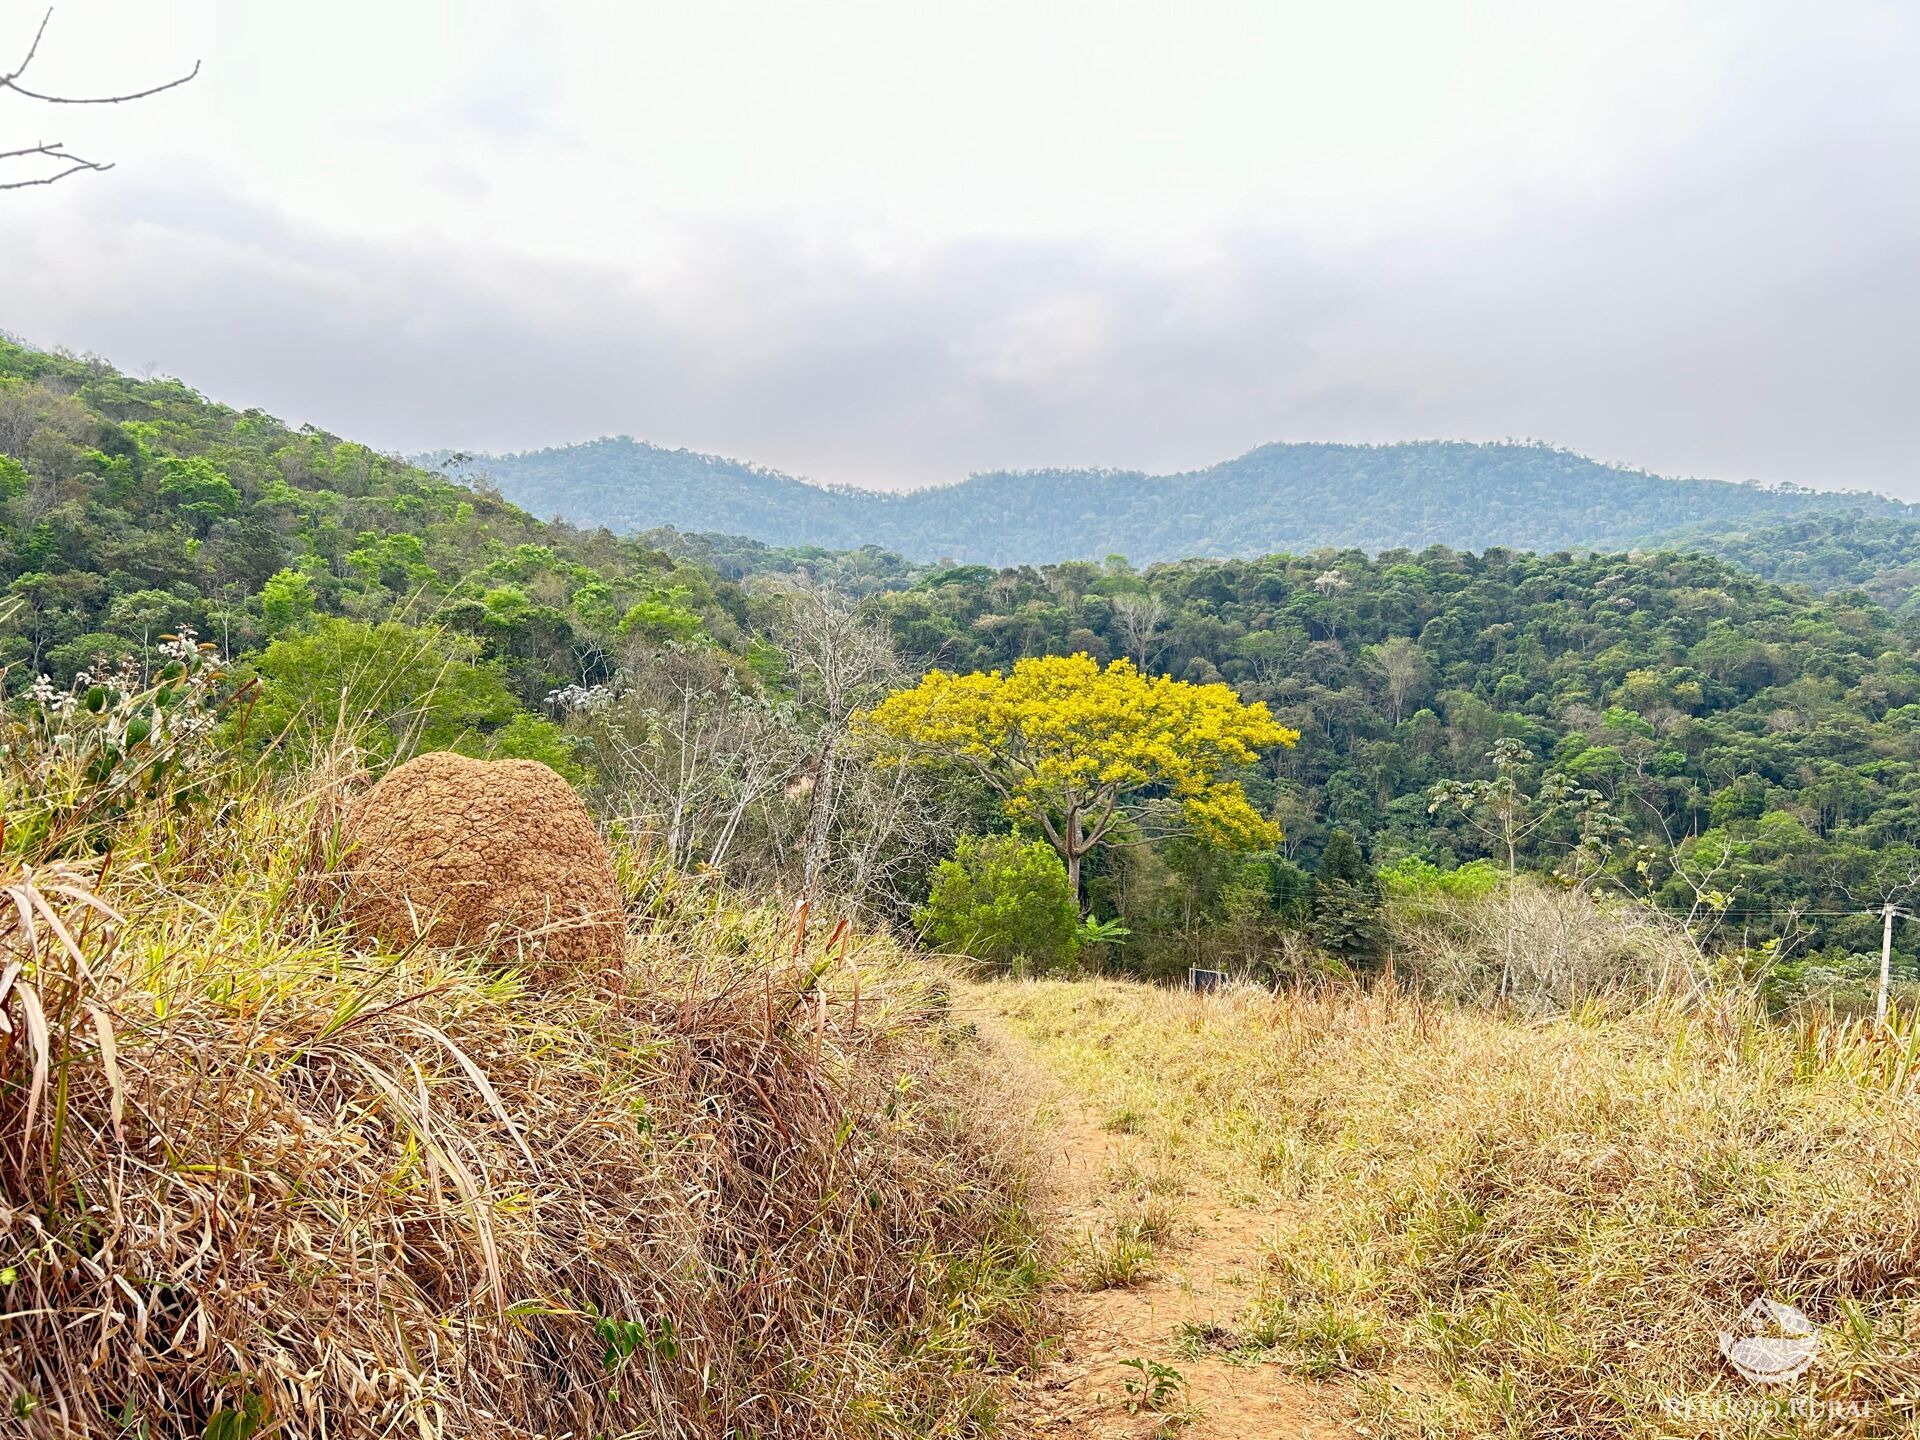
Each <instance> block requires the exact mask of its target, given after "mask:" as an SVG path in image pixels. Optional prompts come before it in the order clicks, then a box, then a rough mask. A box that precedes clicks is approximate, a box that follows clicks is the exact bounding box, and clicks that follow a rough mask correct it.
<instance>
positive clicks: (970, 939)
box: [913, 835, 1080, 970]
mask: <svg viewBox="0 0 1920 1440" xmlns="http://www.w3.org/2000/svg"><path fill="white" fill-rule="evenodd" d="M913 919H914V924H916V925H917V926H918V927H919V928H920V933H921V935H923V936H924V937H925V938H926V940H927V942H928V943H929V944H931V945H935V946H938V947H939V948H940V949H942V950H949V951H952V952H954V953H955V954H959V955H971V956H972V957H973V958H974V959H976V960H984V961H986V962H988V963H989V964H994V965H1005V966H1021V967H1031V968H1033V969H1038V970H1046V969H1054V968H1057V967H1061V966H1065V965H1070V964H1072V962H1073V957H1074V952H1075V950H1076V949H1077V948H1078V946H1079V938H1080V912H1079V907H1077V906H1076V905H1075V904H1074V900H1073V890H1072V888H1071V887H1070V886H1069V885H1068V884H1067V870H1066V867H1065V866H1064V865H1062V864H1061V863H1060V857H1059V856H1058V855H1056V854H1055V853H1054V851H1053V848H1052V847H1051V846H1049V845H1045V844H1042V843H1040V842H1039V841H1028V840H1022V839H1020V837H1019V836H1017V835H983V836H975V835H964V836H962V837H961V838H960V843H959V844H958V845H957V846H955V847H954V852H953V858H952V859H951V860H942V861H941V862H940V863H939V865H937V866H936V867H935V868H934V872H933V884H932V887H931V888H930V889H929V891H928V894H927V903H926V904H925V905H922V906H921V907H920V908H919V909H918V910H917V911H915V912H914V917H913Z"/></svg>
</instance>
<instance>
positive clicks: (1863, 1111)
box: [969, 982, 1920, 1436]
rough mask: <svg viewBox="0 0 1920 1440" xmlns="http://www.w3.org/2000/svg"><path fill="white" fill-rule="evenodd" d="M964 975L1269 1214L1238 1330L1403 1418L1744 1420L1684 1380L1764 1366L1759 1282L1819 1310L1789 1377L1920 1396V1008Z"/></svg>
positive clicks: (1252, 1350) (1068, 1074) (1440, 1428)
mask: <svg viewBox="0 0 1920 1440" xmlns="http://www.w3.org/2000/svg"><path fill="white" fill-rule="evenodd" d="M969 999H970V1000H971V1002H972V1003H976V1004H980V1005H983V1006H985V1007H988V1008H990V1009H994V1010H998V1011H1000V1012H1002V1013H1004V1014H1005V1015H1007V1016H1008V1017H1009V1018H1010V1020H1011V1021H1012V1022H1013V1025H1014V1028H1015V1029H1016V1031H1018V1032H1019V1033H1021V1034H1023V1035H1024V1036H1026V1037H1027V1038H1028V1039H1029V1040H1030V1041H1031V1042H1033V1043H1034V1045H1035V1046H1036V1048H1037V1049H1038V1050H1039V1051H1040V1052H1041V1053H1042V1055H1043V1056H1045V1057H1046V1058H1047V1059H1048V1060H1049V1061H1051V1062H1052V1063H1053V1064H1054V1066H1055V1067H1056V1068H1057V1069H1058V1070H1059V1072H1060V1073H1061V1074H1062V1076H1063V1077H1064V1078H1065V1079H1066V1080H1067V1082H1068V1083H1069V1084H1070V1085H1071V1086H1073V1087H1074V1088H1076V1089H1078V1090H1079V1091H1080V1092H1081V1093H1082V1094H1084V1096H1085V1097H1086V1098H1087V1100H1088V1102H1089V1103H1090V1104H1091V1105H1092V1106H1093V1107H1094V1109H1095V1113H1112V1112H1116V1111H1119V1110H1122V1109H1124V1110H1125V1111H1126V1112H1127V1113H1129V1114H1131V1115H1133V1116H1135V1117H1137V1119H1136V1121H1135V1127H1136V1129H1137V1131H1138V1133H1139V1134H1140V1137H1141V1139H1142V1140H1143V1141H1144V1142H1145V1143H1148V1144H1150V1145H1152V1146H1153V1147H1155V1149H1156V1151H1157V1152H1158V1153H1160V1154H1162V1155H1164V1156H1167V1157H1169V1158H1171V1159H1175V1160H1178V1161H1179V1162H1180V1163H1183V1164H1185V1165H1186V1166H1188V1167H1189V1168H1190V1169H1191V1170H1194V1171H1197V1172H1200V1173H1204V1174H1208V1175H1211V1176H1212V1177H1213V1178H1214V1179H1215V1180H1217V1181H1218V1182H1219V1183H1221V1184H1223V1185H1225V1186H1226V1187H1227V1188H1228V1189H1229V1190H1230V1191H1232V1192H1235V1193H1237V1194H1238V1195H1239V1196H1240V1197H1241V1198H1242V1199H1243V1200H1244V1201H1245V1203H1248V1204H1251V1205H1257V1206H1260V1207H1262V1208H1265V1209H1268V1210H1269V1211H1271V1213H1273V1214H1274V1215H1275V1217H1276V1223H1277V1234H1278V1240H1277V1243H1276V1244H1275V1245H1274V1247H1273V1248H1272V1250H1271V1251H1270V1253H1268V1254H1267V1256H1266V1257H1265V1259H1266V1263H1265V1267H1264V1269H1265V1277H1264V1281H1263V1284H1262V1286H1261V1290H1260V1294H1259V1295H1258V1298H1257V1300H1256V1301H1255V1302H1254V1303H1253V1304H1252V1305H1251V1306H1250V1308H1249V1310H1248V1312H1247V1314H1246V1315H1245V1316H1244V1317H1243V1321H1242V1323H1241V1325H1240V1326H1239V1327H1238V1328H1237V1331H1236V1334H1235V1335H1234V1337H1233V1339H1232V1341H1231V1342H1230V1343H1229V1345H1228V1347H1227V1348H1230V1349H1238V1350H1239V1351H1241V1352H1242V1353H1243V1354H1244V1355H1246V1356H1247V1357H1248V1358H1257V1359H1262V1360H1268V1361H1278V1362H1280V1363H1283V1364H1286V1365H1288V1366H1290V1367H1292V1368H1295V1369H1296V1370H1299V1371H1301V1372H1304V1373H1307V1374H1310V1375H1336V1374H1342V1375H1346V1376H1349V1377H1351V1378H1352V1379H1353V1381H1354V1382H1355V1383H1356V1384H1357V1385H1358V1386H1359V1388H1360V1389H1361V1390H1363V1391H1365V1392H1366V1393H1367V1394H1369V1395H1370V1396H1371V1397H1372V1398H1371V1400H1370V1404H1371V1406H1372V1407H1373V1409H1374V1411H1375V1412H1376V1415H1375V1418H1376V1421H1377V1422H1378V1424H1379V1425H1381V1426H1383V1427H1384V1428H1385V1429H1386V1431H1387V1433H1392V1434H1398V1435H1432V1436H1442V1435H1446V1436H1452V1435H1516V1436H1517V1435H1527V1436H1619V1435H1626V1434H1643V1433H1659V1434H1672V1435H1684V1434H1702V1435H1706V1434H1715V1435H1718V1434H1732V1433H1749V1432H1747V1431H1744V1430H1741V1429H1740V1428H1739V1427H1740V1425H1741V1424H1744V1423H1746V1422H1745V1421H1737V1422H1728V1421H1726V1420H1725V1419H1716V1418H1714V1417H1713V1415H1712V1412H1711V1411H1696V1412H1694V1413H1693V1414H1692V1415H1691V1416H1685V1415H1683V1416H1681V1417H1680V1418H1675V1417H1674V1416H1672V1415H1670V1414H1669V1413H1668V1408H1667V1407H1668V1403H1669V1402H1670V1401H1682V1402H1684V1401H1685V1400H1686V1399H1687V1398H1689V1397H1692V1398H1693V1399H1695V1400H1699V1399H1702V1398H1708V1399H1711V1398H1715V1397H1720V1398H1728V1397H1730V1398H1733V1399H1736V1400H1738V1399H1740V1398H1742V1397H1746V1398H1749V1399H1751V1398H1752V1397H1753V1396H1754V1395H1755V1394H1756V1392H1754V1391H1753V1390H1751V1389H1749V1388H1748V1387H1747V1386H1746V1383H1745V1382H1744V1381H1741V1380H1740V1379H1738V1377H1736V1376H1735V1375H1734V1374H1733V1373H1732V1371H1731V1370H1730V1369H1729V1368H1728V1367H1727V1366H1726V1365H1725V1363H1724V1362H1723V1360H1722V1358H1721V1356H1720V1354H1719V1351H1718V1348H1717V1344H1716V1334H1717V1331H1718V1330H1720V1329H1724V1328H1727V1327H1728V1326H1729V1325H1730V1324H1731V1323H1732V1322H1733V1321H1734V1320H1735V1318H1736V1317H1737V1316H1738V1315H1739V1313H1740V1311H1741V1310H1742V1309H1743V1307H1745V1306H1746V1304H1747V1303H1748V1301H1750V1300H1751V1299H1752V1298H1753V1297H1754V1296H1755V1295H1756V1294H1759V1293H1766V1294H1770V1295H1772V1296H1774V1297H1776V1298H1778V1299H1781V1300H1785V1301H1788V1302H1791V1303H1793V1304H1796V1305H1798V1306H1800V1307H1801V1308H1802V1309H1803V1310H1805V1311H1806V1312H1807V1314H1808V1315H1809V1316H1811V1317H1812V1318H1813V1319H1814V1320H1815V1321H1816V1322H1817V1323H1818V1324H1819V1325H1820V1326H1821V1327H1822V1332H1821V1344H1820V1350H1819V1355H1818V1358H1817V1360H1816V1362H1815V1364H1814V1367H1813V1369H1812V1370H1811V1371H1810V1372H1809V1374H1808V1376H1807V1377H1806V1378H1805V1380H1804V1381H1802V1382H1800V1388H1799V1389H1797V1390H1796V1391H1795V1392H1794V1394H1795V1395H1797V1396H1799V1397H1801V1398H1807V1397H1824V1398H1828V1399H1837V1398H1844V1399H1848V1400H1850V1401H1852V1402H1856V1403H1858V1404H1860V1405H1862V1406H1864V1407H1866V1409H1867V1411H1868V1412H1869V1413H1870V1415H1872V1416H1874V1417H1877V1418H1875V1419H1873V1420H1872V1421H1871V1423H1870V1425H1869V1428H1868V1429H1867V1430H1864V1431H1862V1432H1861V1433H1888V1434H1890V1433H1895V1432H1896V1431H1897V1430H1898V1429H1899V1427H1900V1426H1901V1425H1903V1424H1907V1423H1909V1421H1910V1418H1911V1417H1910V1415H1909V1414H1908V1412H1907V1411H1905V1410H1902V1409H1900V1408H1899V1407H1900V1405H1901V1404H1902V1402H1901V1399H1900V1397H1902V1396H1911V1395H1913V1394H1915V1393H1916V1390H1917V1389H1920V1358H1917V1357H1920V1308H1916V1303H1917V1302H1920V1210H1916V1207H1915V1204H1914V1197H1915V1196H1916V1195H1920V1065H1916V1063H1915V1059H1916V1053H1917V1052H1920V1026H1916V1025H1915V1023H1914V1022H1913V1021H1912V1020H1911V1019H1903V1021H1902V1022H1901V1024H1900V1025H1899V1026H1898V1027H1897V1028H1896V1029H1895V1030H1894V1031H1893V1032H1892V1033H1883V1034H1875V1033H1873V1032H1872V1031H1871V1030H1870V1029H1868V1028H1866V1027H1863V1026H1857V1025H1856V1026H1833V1025H1820V1024H1812V1023H1808V1024H1801V1025H1798V1026H1793V1027H1783V1026H1776V1025H1773V1024H1770V1023H1768V1022H1766V1021H1764V1020H1763V1019H1761V1018H1759V1017H1758V1016H1756V1015H1755V1014H1754V1013H1753V1011H1752V1010H1751V1009H1750V1008H1749V1007H1748V1006H1747V1005H1745V1004H1743V1003H1741V1002H1738V1001H1735V1000H1726V1001H1724V1002H1721V1001H1716V1002H1714V1003H1711V1004H1702V1005H1699V1006H1695V1007H1691V1008H1683V1007H1681V1006H1679V1005H1678V1004H1674V1003H1659V1004H1648V1005H1642V1006H1639V1007H1607V1006H1603V1005H1598V1004H1590V1005H1586V1006H1583V1007H1581V1008H1580V1009H1578V1010H1577V1011H1576V1013H1575V1014H1574V1015H1572V1016H1569V1017H1562V1018H1554V1019H1542V1020H1534V1021H1518V1020H1514V1019H1510V1018H1502V1017H1500V1016H1497V1015H1493V1014H1488V1013H1485V1012H1479V1011H1473V1010H1457V1009H1452V1008H1447V1007H1443V1006H1437V1005H1434V1004H1432V1003H1428V1002H1423V1001H1420V1000H1418V999H1415V998H1413V997H1410V996H1408V995H1405V994H1403V993H1397V992H1396V991H1395V990H1394V989H1393V988H1392V987H1391V986H1387V985H1383V986H1380V987H1378V988H1377V989H1375V990H1374V991H1372V992H1361V991H1334V992H1329V993H1324V994H1294V995H1283V996H1273V995H1270V994H1267V993H1266V992H1263V991H1258V990H1252V989H1241V990H1235V991H1230V992H1226V993H1223V994H1219V995H1215V996H1212V997H1198V996H1193V995H1190V994H1185V993H1180V992H1171V991H1166V990H1160V989H1154V988H1150V987H1146V986H1140V985H1132V984H1126V983H1115V982H1094V983H1084V982H1083V983H1062V982H1051V983H1049V982H1041V983H1003V984H995V985H983V986H979V987H976V989H975V990H974V991H973V992H971V994H970V996H969ZM1762 1398H1764V1397H1762ZM1903 1417H1904V1418H1903ZM1782 1423H1783V1424H1786V1425H1787V1428H1788V1429H1789V1430H1791V1429H1792V1428H1793V1423H1797V1422H1792V1423H1788V1421H1786V1420H1783V1421H1782ZM1873 1425H1878V1426H1880V1427H1881V1428H1879V1429H1873V1428H1872V1426H1873ZM1729 1427H1731V1428H1729ZM1764 1428H1765V1427H1764V1426H1763V1429H1764ZM1751 1433H1760V1432H1759V1431H1754V1432H1751ZM1766 1433H1773V1431H1772V1430H1767V1431H1766Z"/></svg>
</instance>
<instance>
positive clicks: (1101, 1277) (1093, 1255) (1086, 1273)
mask: <svg viewBox="0 0 1920 1440" xmlns="http://www.w3.org/2000/svg"><path fill="white" fill-rule="evenodd" d="M1153 1258H1154V1239H1153V1236H1152V1234H1150V1233H1149V1230H1148V1227H1146V1226H1143V1225H1142V1224H1141V1223H1140V1222H1139V1221H1138V1220H1135V1219H1123V1220H1117V1221H1115V1222H1114V1223H1113V1224H1111V1225H1109V1226H1106V1227H1105V1228H1097V1229H1093V1230H1090V1231H1088V1232H1087V1238H1086V1242H1085V1244H1083V1245H1082V1246H1081V1247H1080V1249H1079V1253H1078V1256H1077V1263H1076V1265H1075V1269H1076V1270H1077V1272H1078V1274H1079V1278H1080V1283H1081V1286H1082V1287H1083V1288H1085V1289H1087V1290H1125V1289H1129V1288H1131V1287H1132V1286H1135V1285H1138V1284H1140V1283H1142V1282H1143V1281H1145V1280H1148V1279H1151V1278H1152V1276H1153Z"/></svg>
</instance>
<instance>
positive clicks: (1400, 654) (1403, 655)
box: [1366, 635, 1427, 725]
mask: <svg viewBox="0 0 1920 1440" xmlns="http://www.w3.org/2000/svg"><path fill="white" fill-rule="evenodd" d="M1366 658H1367V659H1368V660H1369V661H1371V662H1372V664H1373V667H1374V668H1375V669H1376V670H1378V671H1379V672H1380V678H1381V681H1382V683H1383V685H1384V688H1385V689H1386V692H1387V715H1388V719H1389V720H1391V721H1392V723H1393V724H1395V725H1398V724H1399V723H1400V722H1401V720H1403V719H1404V718H1405V717H1406V711H1407V701H1408V700H1409V699H1411V698H1412V696H1413V694H1414V692H1415V691H1417V690H1418V689H1419V688H1420V686H1421V685H1423V684H1424V683H1426V678H1427V657H1426V655H1425V654H1424V653H1422V651H1421V649H1420V647H1419V646H1418V645H1416V644H1415V643H1414V642H1413V641H1411V640H1409V639H1408V638H1407V637H1406V636H1404V635H1393V636H1389V637H1388V638H1387V639H1385V640H1382V641H1381V642H1380V643H1379V644H1378V645H1375V646H1374V647H1372V649H1370V650H1368V651H1367V653H1366Z"/></svg>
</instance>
